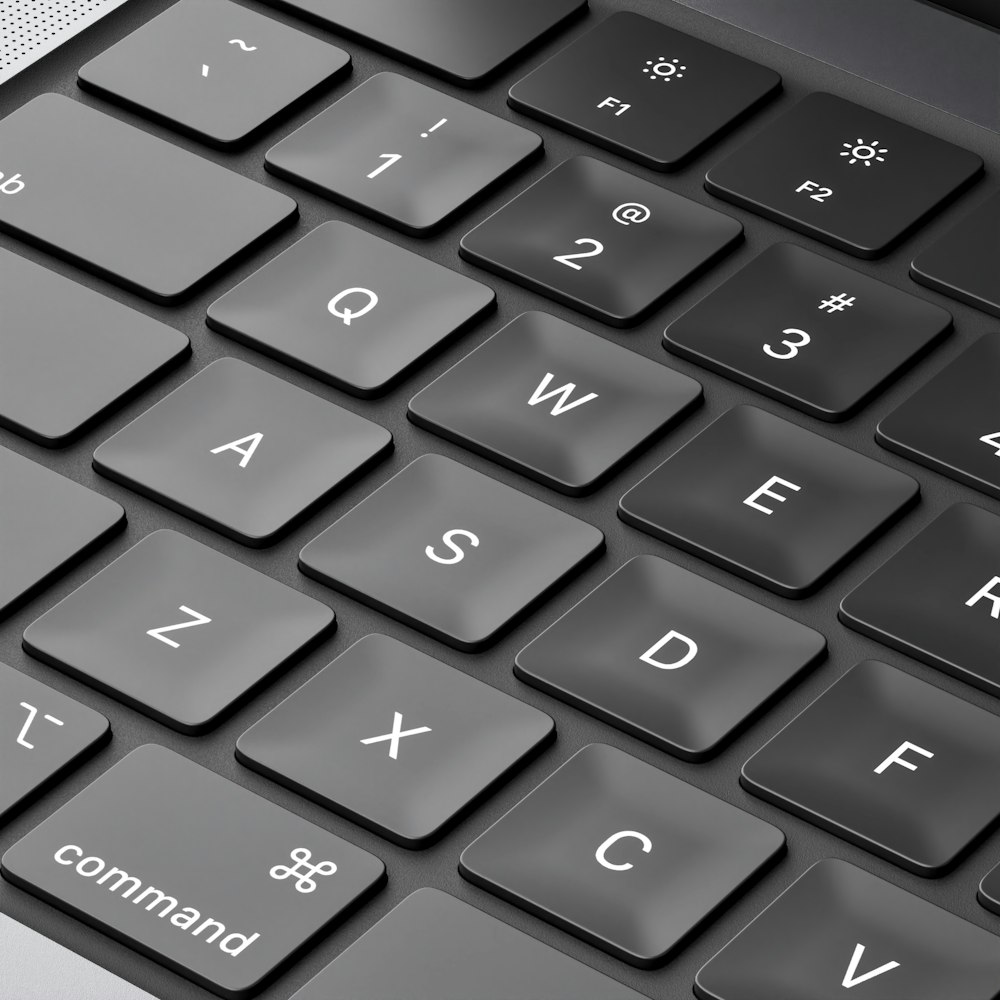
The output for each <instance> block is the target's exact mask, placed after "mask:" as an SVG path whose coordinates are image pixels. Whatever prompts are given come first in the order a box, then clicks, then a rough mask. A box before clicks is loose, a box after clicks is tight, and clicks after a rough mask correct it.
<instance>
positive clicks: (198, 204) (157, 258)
mask: <svg viewBox="0 0 1000 1000" xmlns="http://www.w3.org/2000/svg"><path fill="white" fill-rule="evenodd" d="M0 149H2V150H3V151H4V154H3V155H4V167H5V168H6V169H7V170H8V171H11V172H12V173H11V176H9V177H8V178H7V181H6V183H5V188H6V190H5V192H4V197H3V198H0V230H3V231H5V232H8V233H12V234H13V235H14V236H18V237H21V238H22V239H25V240H28V241H29V242H31V243H35V244H37V245H39V246H41V247H42V248H43V249H44V250H48V251H49V252H50V253H55V254H58V255H59V256H61V257H66V258H67V259H68V260H70V261H71V262H72V263H74V264H78V265H79V266H81V267H85V268H87V269H88V270H91V271H94V272H95V273H96V274H99V275H100V276H101V277H103V278H107V279H108V280H109V281H114V282H117V283H118V284H120V285H122V286H124V287H125V288H127V289H128V290H129V291H132V292H136V293H138V294H139V295H144V296H146V297H147V298H149V299H152V300H153V301H155V302H161V303H164V304H171V303H176V302H178V301H180V300H181V299H184V298H186V297H188V296H189V295H191V294H193V293H194V292H195V291H196V290H197V289H198V288H199V287H200V286H201V285H203V284H204V283H206V282H207V281H208V280H209V279H210V278H211V277H212V276H214V275H215V274H216V273H217V272H218V271H219V270H221V269H222V268H223V267H224V266H225V265H226V264H228V263H230V262H231V261H232V260H233V259H234V258H236V257H238V256H241V255H243V254H244V253H248V252H249V251H250V250H252V249H254V248H255V247H256V246H257V245H258V244H260V243H261V242H263V241H264V240H266V239H267V238H268V237H270V236H271V235H272V233H274V232H275V231H277V230H278V229H279V228H280V227H282V226H284V225H287V224H288V223H290V222H291V221H292V220H293V219H294V218H295V217H296V215H297V213H298V208H297V206H296V204H295V202H294V201H292V199H291V198H289V197H287V196H286V195H283V194H280V193H279V192H277V191H271V190H269V189H268V188H266V187H264V186H263V185H261V184H257V183H256V182H254V181H251V180H248V179H247V178H246V177H242V176H241V175H240V174H235V173H233V172H232V171H230V170H226V169H224V168H223V167H220V166H218V165H216V164H214V163H210V162H209V161H208V160H203V159H201V157H198V156H194V155H193V154H192V153H189V152H187V150H184V149H181V148H180V147H179V146H175V145H174V144H173V143H169V142H165V141H164V140H162V139H157V138H156V137H155V136H152V135H149V134H148V133H146V132H142V131H140V130H139V129H137V128H133V127H132V126H131V125H126V124H125V123H124V122H120V121H118V120H116V119H114V118H111V117H110V116H108V115H104V114H101V112H99V111H95V110H94V109H93V108H88V107H86V106H85V105H83V104H80V103H79V102H78V101H72V100H70V99H69V98H68V97H62V96H60V95H59V94H43V95H42V96H40V97H36V98H35V99H34V100H33V101H29V102H28V103H27V104H25V105H24V106H23V107H20V108H18V109H17V110H16V111H15V112H13V113H12V114H10V115H8V116H7V117H6V118H4V119H3V120H2V121H0ZM8 164H9V166H8Z"/></svg>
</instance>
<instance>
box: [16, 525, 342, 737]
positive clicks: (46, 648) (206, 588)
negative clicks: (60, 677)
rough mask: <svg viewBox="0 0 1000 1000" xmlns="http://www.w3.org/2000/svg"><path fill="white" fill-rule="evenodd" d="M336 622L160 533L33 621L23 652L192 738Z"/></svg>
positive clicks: (315, 606)
mask: <svg viewBox="0 0 1000 1000" xmlns="http://www.w3.org/2000/svg"><path fill="white" fill-rule="evenodd" d="M333 621H334V615H333V612H332V611H331V610H330V609H329V608H328V607H327V606H326V605H325V604H321V603H320V602H319V601H314V600H313V599H312V598H311V597H307V596H306V595H305V594H300V593H299V592H298V591H296V590H292V589H291V588H290V587H286V586H285V585H284V584H283V583H278V581H277V580H272V579H271V578H270V577H269V576H264V575H263V574H262V573H258V572H257V571H256V570H252V569H250V568H249V567H248V566H244V565H243V564H242V563H238V562H236V561H235V560H233V559H230V558H229V557H228V556H224V555H222V553H221V552H216V551H215V550H214V549H210V548H208V546H206V545H202V544H201V543H200V542H196V541H194V540H193V539H190V538H188V537H187V536H185V535H181V534H178V533H177V532H176V531H169V530H161V531H154V532H153V533H152V534H151V535H147V536H146V537H145V538H143V539H142V541H140V542H139V543H138V544H136V545H134V546H132V548H131V549H129V550H128V551H127V552H126V553H125V554H124V555H123V556H120V557H119V558H118V559H116V560H115V561H114V562H113V563H112V564H111V565H110V566H108V567H107V568H105V569H103V570H101V572H100V573H98V574H97V575H96V576H94V577H91V579H89V580H88V581H87V582H86V583H85V584H83V586H82V587H79V588H78V589H76V590H74V591H73V593H72V594H70V595H69V597H67V598H65V599H64V600H62V601H61V602H60V603H59V604H57V605H56V606H55V607H54V608H52V609H51V610H50V611H47V612H46V613H45V614H44V615H42V617H41V618H39V619H38V620H37V621H35V622H33V623H32V624H31V625H29V626H28V627H27V629H26V630H25V632H24V648H25V649H26V650H27V651H28V652H29V653H30V654H31V655H32V656H35V657H37V658H38V659H40V660H43V661H44V662H45V663H48V664H49V665H50V666H53V667H57V668H58V669H59V670H64V671H66V673H68V674H71V675H72V676H74V677H76V678H78V679H79V680H82V681H84V682H86V683H88V684H93V685H94V686H95V687H96V688H98V689H99V690H101V691H105V692H107V693H108V694H111V695H113V696H114V697H116V698H120V699H121V700H122V701H124V702H125V703H126V704H128V705H131V706H132V707H133V708H137V709H139V711H141V712H145V713H146V714H147V715H151V716H152V717H153V718H154V719H156V720H157V721H158V722H162V723H164V724H165V725H168V726H172V727H173V728H174V729H178V730H180V731H181V732H183V733H189V734H195V733H203V732H205V731H207V730H208V729H210V728H212V727H213V726H214V725H216V724H217V723H218V722H219V721H220V720H221V718H222V717H223V716H224V715H225V714H226V713H227V712H229V711H231V710H232V709H233V708H234V707H235V705H236V704H237V703H239V702H240V701H242V700H244V699H246V698H247V697H249V695H250V694H251V693H253V692H255V691H257V690H259V689H260V687H262V686H263V685H264V684H265V683H266V682H267V681H268V680H270V679H271V677H272V675H273V674H274V673H275V671H277V670H279V669H280V668H282V667H284V666H286V665H287V664H288V663H290V662H291V661H292V660H294V659H295V658H296V657H297V656H298V655H300V654H302V653H303V652H305V651H306V650H307V649H309V648H311V647H312V646H314V645H315V644H316V643H317V642H318V641H319V640H321V639H322V638H325V636H326V635H327V634H328V633H329V631H330V630H331V628H332V626H333Z"/></svg>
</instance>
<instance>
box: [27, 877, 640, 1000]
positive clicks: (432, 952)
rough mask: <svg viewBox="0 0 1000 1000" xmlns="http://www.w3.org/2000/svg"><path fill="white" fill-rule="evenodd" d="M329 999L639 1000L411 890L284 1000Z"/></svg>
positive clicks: (462, 908) (438, 897)
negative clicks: (526, 999)
mask: <svg viewBox="0 0 1000 1000" xmlns="http://www.w3.org/2000/svg"><path fill="white" fill-rule="evenodd" d="M331 997H345V998H346V997H350V998H351V1000H388V998H404V997H405V1000H469V998H470V997H475V998H476V1000H515V998H517V1000H520V998H522V997H523V998H529V997H530V998H532V1000H534V998H538V1000H542V998H544V1000H583V998H584V997H586V998H593V1000H598V998H599V1000H642V998H640V996H639V994H638V993H634V992H633V991H632V990H630V989H628V988H627V987H625V986H622V984H621V983H617V982H615V981H614V980H613V979H608V978H607V977H605V976H603V975H602V974H601V973H600V972H595V971H594V970H593V969H591V968H589V967H588V966H586V965H582V964H581V963H579V962H577V961H576V960H575V959H572V958H570V957H569V956H568V955H564V954H563V953H562V952H561V951H556V949H555V948H550V947H549V946H548V945H546V944H542V942H541V941H536V940H535V939H534V938H533V937H529V936H528V935H527V934H524V933H523V932H522V931H518V930H515V929H514V928H513V927H511V926H509V925H508V924H505V923H501V921H499V920H497V919H496V917H491V916H490V915H489V914H487V913H483V911H482V910H478V909H476V908H475V907H474V906H470V905H469V904H468V903H465V902H463V901H462V900H460V899H456V898H455V897H454V896H450V895H449V894H448V893H446V892H442V891H441V890H440V889H417V891H416V892H414V893H412V894H411V895H409V896H407V897H406V899H404V900H403V901H402V902H401V903H399V904H398V905H397V906H396V907H395V909H393V910H390V911H389V913H388V914H387V915H386V916H384V917H383V918H382V919H381V920H380V921H379V922H378V923H377V924H376V925H375V926H374V927H373V928H372V929H371V930H370V931H368V933H367V934H365V935H364V936H363V937H362V938H360V939H359V940H358V941H355V942H354V944H352V945H351V946H350V947H349V948H348V949H347V950H346V951H344V952H343V953H342V954H341V955H339V956H338V957H337V958H336V959H334V961H332V962H331V963H330V964H329V965H328V966H327V967H326V968H325V969H324V970H323V971H322V972H321V973H320V974H319V975H318V976H316V978H315V979H313V980H311V981H310V982H309V983H307V984H306V985H305V986H303V987H302V989H301V990H299V992H298V993H296V994H295V996H294V997H293V998H292V1000H330V998H331ZM31 1000H34V998H31ZM39 1000H41V998H39Z"/></svg>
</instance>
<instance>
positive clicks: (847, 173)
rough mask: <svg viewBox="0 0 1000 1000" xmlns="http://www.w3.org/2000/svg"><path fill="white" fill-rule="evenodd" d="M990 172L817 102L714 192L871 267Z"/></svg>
mask: <svg viewBox="0 0 1000 1000" xmlns="http://www.w3.org/2000/svg"><path fill="white" fill-rule="evenodd" d="M982 172H983V161H982V159H981V158H980V157H979V156H977V155H976V154H975V153H970V152H969V151H968V150H965V149H960V148H959V147H958V146H953V145H952V144H951V143H950V142H944V141H943V140H941V139H937V138H935V137H934V136H931V135H928V134H927V133H926V132H921V131H919V130H917V129H915V128H911V127H910V126H909V125H903V124H902V123H901V122H897V121H894V120H893V119H892V118H886V117H885V116H884V115H880V114H878V113H876V112H875V111H870V110H869V109H868V108H863V107H860V106H859V105H857V104H852V103H851V102H850V101H845V100H842V99H841V98H839V97H834V96H833V95H832V94H810V95H809V96H808V97H805V98H803V99H802V100H801V101H799V103H798V104H796V105H795V106H794V107H793V108H791V109H790V110H789V111H786V112H785V114H784V115H782V116H781V117H780V118H778V119H777V120H775V121H773V122H771V123H770V124H769V125H767V126H766V127H764V128H763V129H761V130H760V131H759V132H758V133H757V134H756V135H755V136H754V137H753V138H752V139H750V141H749V142H747V143H746V145H744V146H742V147H741V148H739V149H737V150H736V152H735V153H733V154H732V155H731V156H730V157H729V158H728V159H726V160H723V161H722V163H720V164H718V165H717V166H714V167H712V169H711V170H709V172H708V176H707V177H706V179H705V186H706V187H707V188H708V190H709V191H711V192H712V194H714V195H717V196H718V197H720V198H725V199H726V201H731V202H734V203H735V204H737V205H741V206H743V207H744V208H749V209H750V210H751V211H753V212H757V213H758V214H759V215H763V216H764V217H765V218H768V219H774V220H775V221H777V222H781V223H783V224H784V225H786V226H789V227H790V228H791V229H794V230H796V231H798V232H800V233H806V234H807V235H809V236H813V237H815V238H816V239H818V240H822V241H823V242H824V243H829V244H830V245H831V246H835V247H837V248H838V249H840V250H845V251H846V252H847V253H851V254H854V255H855V256H856V257H866V258H871V257H880V256H881V255H882V254H884V253H886V252H887V251H888V250H889V249H890V248H891V247H892V246H894V245H895V244H896V243H898V242H899V241H900V240H902V239H903V238H904V237H905V236H907V235H908V234H909V233H910V232H911V231H912V230H913V229H914V228H916V226H918V225H919V224H920V223H921V222H922V221H923V220H924V219H925V218H926V217H927V216H928V215H930V214H931V213H932V212H934V211H935V210H937V209H938V208H940V207H941V205H942V204H944V202H946V201H948V200H949V199H950V198H952V197H953V196H954V195H956V194H957V193H958V192H959V191H960V190H962V188H964V187H966V186H967V185H968V184H970V183H971V182H972V181H973V180H975V179H976V178H977V177H979V175H980V174H981V173H982Z"/></svg>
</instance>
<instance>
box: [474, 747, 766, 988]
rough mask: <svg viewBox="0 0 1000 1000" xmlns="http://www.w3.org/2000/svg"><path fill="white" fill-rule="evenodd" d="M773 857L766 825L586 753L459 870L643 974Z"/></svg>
mask: <svg viewBox="0 0 1000 1000" xmlns="http://www.w3.org/2000/svg"><path fill="white" fill-rule="evenodd" d="M784 849H785V838H784V835H783V834H782V833H781V831H780V830H777V829H775V827H773V826H770V825H769V824H768V823H764V822H762V821H761V820H759V819H757V818H756V817H753V816H751V815H750V814H749V813H745V812H743V811H742V810H740V809H737V808H735V807H734V806H731V805H729V804H728V803H726V802H722V801H721V800H719V799H716V798H713V797H712V796H711V795H708V794H707V793H705V792H703V791H701V790H700V789H698V788H694V787H693V786H692V785H688V784H687V783H686V782H683V781H681V780H680V779H679V778H675V777H673V776H672V775H670V774H666V773H665V772H663V771H660V770H658V769H657V768H655V767H653V766H651V765H650V764H646V763H643V762H642V761H640V760H637V759H636V758H635V757H631V756H629V755H628V754H627V753H624V752H623V751H621V750H618V749H617V748H615V747H610V746H604V745H602V744H596V743H595V744H591V745H590V746H587V747H584V748H583V749H582V750H580V751H578V752H577V753H576V754H574V755H573V756H572V757H571V758H570V759H569V760H568V761H567V762H566V763H565V764H563V766H562V767H560V768H559V770H557V771H556V772H555V773H554V774H553V775H551V776H550V777H549V778H547V779H546V780H545V781H544V782H542V784H541V785H539V786H538V788H536V789H535V790H534V791H533V792H531V794H530V795H528V796H527V797H526V798H524V799H522V800H521V801H520V802H519V803H518V804H517V805H516V806H514V808H513V809H511V810H510V812H508V813H507V814H506V815H505V816H504V817H502V818H501V819H500V820H498V821H497V822H496V823H494V824H493V826H491V827H490V828H489V829H488V830H487V831H486V832H485V833H484V834H483V835H482V836H481V837H479V839H478V840H476V841H474V842H473V843H472V844H471V845H470V846H469V847H467V848H466V849H465V850H464V851H463V852H462V857H461V860H460V861H459V871H460V872H461V873H462V874H463V875H464V876H465V877H466V878H467V879H469V880H470V881H472V882H474V883H475V884H476V885H479V886H482V887H483V888H485V889H489V890H490V891H492V892H495V893H497V894H499V895H500V896H502V897H503V898H505V899H507V900H510V901H511V902H513V903H515V904H516V905H518V906H521V907H523V908H525V909H527V910H529V911H530V912H532V913H534V914H536V915H538V916H540V917H542V918H544V919H546V920H549V921H551V922H552V923H555V924H556V925H558V926H559V927H562V928H563V929H564V930H568V931H569V932H570V933H572V934H575V935H577V937H580V938H583V939H584V940H585V941H588V942H590V943H591V944H594V945H596V946H597V947H598V948H602V949H603V950H605V951H607V952H610V953H611V954H612V955H614V956H616V957H617V958H620V959H622V960H623V961H625V962H629V963H630V964H632V965H637V966H639V967H640V968H652V967H653V966H656V965H658V964H660V963H661V962H663V961H664V960H665V959H666V958H667V956H668V955H670V953H671V952H672V951H674V949H676V948H677V947H678V946H679V945H680V944H681V942H682V941H683V940H684V939H685V938H687V937H688V936H689V935H691V934H692V933H693V932H695V931H696V930H697V929H699V928H700V927H701V925H703V924H704V923H705V922H707V921H708V920H709V919H711V918H712V917H713V916H715V915H716V913H717V912H718V911H719V910H721V909H722V908H723V907H724V906H725V905H726V904H727V903H728V902H730V901H731V900H732V899H733V898H735V897H736V896H737V895H738V894H739V892H740V891H741V890H742V889H744V888H745V887H747V886H748V885H749V884H750V883H752V882H753V881H754V880H755V879H756V878H758V877H759V876H760V875H761V874H762V873H763V871H764V870H765V869H766V868H767V867H768V866H769V865H771V864H772V863H773V862H774V861H776V860H777V859H778V858H779V857H780V856H781V855H782V854H783V853H784Z"/></svg>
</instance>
